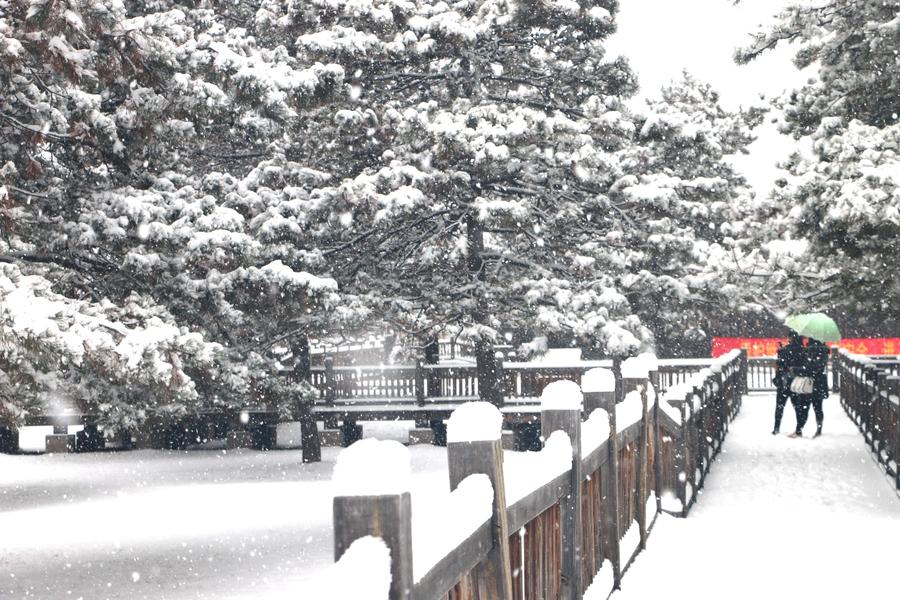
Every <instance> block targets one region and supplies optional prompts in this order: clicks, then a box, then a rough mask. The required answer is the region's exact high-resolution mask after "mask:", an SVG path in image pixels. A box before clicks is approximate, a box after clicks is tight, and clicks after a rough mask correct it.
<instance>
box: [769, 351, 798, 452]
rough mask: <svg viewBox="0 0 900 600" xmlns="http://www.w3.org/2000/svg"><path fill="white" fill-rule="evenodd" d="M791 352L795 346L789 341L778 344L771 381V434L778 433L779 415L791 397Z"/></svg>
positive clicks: (780, 415)
mask: <svg viewBox="0 0 900 600" xmlns="http://www.w3.org/2000/svg"><path fill="white" fill-rule="evenodd" d="M798 339H799V338H798ZM791 340H793V337H792V338H791ZM793 352H796V347H792V346H791V345H790V343H788V345H786V346H782V345H780V344H779V346H778V353H777V354H776V361H775V377H774V378H773V379H772V383H774V384H775V428H774V429H772V435H778V432H779V430H780V429H781V417H782V415H784V405H785V404H787V401H788V399H790V397H791V371H790V366H789V364H788V361H789V360H790V357H791V354H792V353H793Z"/></svg>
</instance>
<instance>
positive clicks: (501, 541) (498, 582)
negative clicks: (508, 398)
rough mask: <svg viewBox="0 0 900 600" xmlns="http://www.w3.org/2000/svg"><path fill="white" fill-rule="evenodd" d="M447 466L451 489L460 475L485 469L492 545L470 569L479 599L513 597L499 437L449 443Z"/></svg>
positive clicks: (458, 481) (491, 599) (459, 480)
mask: <svg viewBox="0 0 900 600" xmlns="http://www.w3.org/2000/svg"><path fill="white" fill-rule="evenodd" d="M498 433H499V432H498ZM447 466H448V471H449V474H450V489H451V491H452V490H455V489H456V487H457V486H458V485H459V484H460V482H461V481H462V480H463V479H465V478H466V477H468V476H469V475H472V474H475V473H484V474H485V475H487V476H488V479H490V481H491V485H492V486H493V488H494V500H493V508H492V510H493V516H492V518H491V533H492V540H493V541H492V547H491V550H490V551H489V552H488V555H487V556H486V557H485V559H484V560H483V561H482V562H481V563H480V564H479V565H478V566H477V567H476V568H475V569H474V570H473V576H474V578H475V585H476V587H477V588H478V591H477V594H478V598H479V600H512V570H511V568H510V559H509V543H508V540H509V522H508V521H507V510H506V486H505V484H504V479H503V448H502V445H501V440H499V439H497V440H487V441H475V442H451V443H448V444H447Z"/></svg>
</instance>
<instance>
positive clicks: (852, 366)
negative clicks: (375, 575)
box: [323, 352, 900, 600]
mask: <svg viewBox="0 0 900 600" xmlns="http://www.w3.org/2000/svg"><path fill="white" fill-rule="evenodd" d="M753 364H754V361H752V360H751V361H748V360H747V359H746V357H745V356H743V355H739V354H733V355H729V356H727V357H725V358H724V359H722V360H719V361H714V362H713V363H712V364H707V365H706V367H705V369H704V370H702V371H701V370H699V369H695V367H699V365H690V366H689V367H686V366H684V365H679V366H678V368H675V369H673V370H672V371H670V375H667V376H665V377H667V378H668V379H665V378H661V377H660V376H659V375H657V374H651V375H650V376H649V377H648V378H647V379H644V380H622V382H621V383H620V384H619V385H617V386H616V388H617V389H616V390H615V392H614V393H613V394H608V393H602V392H599V393H598V392H594V391H590V390H588V391H586V392H585V393H584V402H583V410H578V409H569V410H558V409H553V408H552V405H550V404H548V405H544V407H543V409H542V408H541V407H540V406H538V405H537V404H536V403H534V404H533V405H532V407H531V413H530V414H532V415H534V416H535V417H536V418H537V420H538V421H539V422H540V423H541V428H542V434H543V437H544V439H545V440H546V439H547V438H549V437H550V435H551V434H552V433H553V432H554V431H557V430H561V431H562V432H564V433H565V434H566V437H567V439H568V441H569V443H570V444H571V448H572V453H571V457H572V458H571V461H570V463H569V464H568V465H567V466H565V467H564V468H563V469H562V470H560V471H559V472H558V473H555V474H552V473H551V474H549V475H547V474H545V476H544V477H543V479H542V480H540V478H538V479H539V480H538V481H534V479H535V478H533V477H532V478H531V483H532V485H531V487H530V489H529V490H528V491H527V493H524V494H519V496H520V497H517V498H514V499H509V500H508V499H507V497H506V492H505V491H504V490H507V489H509V488H511V487H516V488H521V487H522V485H521V482H516V481H513V480H512V479H511V478H515V477H516V476H521V472H522V470H521V469H519V470H517V471H515V472H514V473H513V474H510V473H508V472H507V473H506V474H504V466H503V465H504V462H505V461H507V464H508V461H509V460H510V459H509V458H508V457H507V458H504V455H503V451H502V444H501V442H500V440H499V439H497V440H494V441H489V442H460V441H451V442H450V443H449V444H448V462H449V472H450V480H451V481H450V484H451V489H453V490H454V491H453V492H452V494H463V493H464V491H463V488H464V487H465V486H464V485H463V482H464V481H466V479H467V478H468V477H470V476H484V475H486V476H487V478H488V479H489V480H490V483H491V488H492V489H493V494H494V496H493V500H492V501H491V508H490V514H491V516H490V518H489V519H486V520H485V521H484V522H483V523H480V524H477V526H472V527H470V532H469V535H468V537H466V538H465V540H464V541H463V542H462V543H459V544H457V545H456V546H454V547H452V548H449V549H448V550H447V551H446V552H445V553H444V555H443V557H442V558H440V559H439V560H437V561H435V562H434V563H433V564H426V565H414V564H413V557H414V556H419V555H420V554H419V553H416V552H414V548H413V538H412V534H411V524H410V522H411V516H410V511H409V506H410V498H409V493H398V494H396V495H365V493H364V492H362V494H363V495H353V496H346V497H344V496H339V497H336V498H335V500H334V542H335V560H336V561H337V562H336V567H335V568H336V569H338V568H340V566H341V563H342V561H345V560H346V561H347V562H348V567H350V566H351V565H350V564H349V563H350V561H352V560H355V559H353V558H351V555H350V554H346V555H345V553H346V552H347V550H348V549H349V548H352V547H353V546H354V544H355V543H356V542H357V541H358V540H360V538H365V537H366V536H374V537H376V538H380V539H381V540H383V542H384V543H385V544H386V546H387V548H388V549H389V551H390V557H391V560H390V580H391V584H390V592H389V598H390V599H391V600H399V599H401V598H402V599H404V600H439V599H445V598H446V599H447V600H468V599H470V598H479V599H481V598H489V599H498V600H538V599H552V600H579V599H581V598H582V597H583V596H584V594H585V592H586V591H587V590H588V589H591V590H592V595H591V598H605V597H606V596H607V595H608V594H609V593H611V592H612V591H613V590H614V589H616V588H619V587H620V585H621V581H622V578H623V577H624V576H625V575H626V573H627V572H628V571H629V569H630V568H631V566H632V564H633V561H634V559H635V557H636V556H637V555H638V554H639V553H640V552H641V551H642V550H644V549H645V547H646V544H647V540H648V538H649V536H650V534H651V533H652V531H653V528H654V524H655V523H656V520H657V518H658V516H659V515H660V514H663V513H669V514H673V515H676V516H679V517H687V516H688V514H689V513H690V511H691V508H692V507H693V505H694V502H695V500H696V498H697V493H698V491H699V490H701V489H702V488H703V487H704V484H705V480H706V476H707V474H708V473H709V470H710V467H711V465H712V464H713V462H714V460H715V459H716V456H717V455H718V453H719V452H720V450H721V448H722V444H723V442H724V441H725V438H726V436H727V434H728V431H729V425H730V423H731V422H732V420H733V419H734V418H735V416H736V415H737V414H738V412H739V411H740V409H741V406H742V399H743V398H744V396H745V394H746V393H747V392H748V389H749V388H750V386H749V385H748V383H749V382H754V383H755V385H754V387H756V388H757V389H759V388H764V387H767V386H765V380H763V379H762V378H763V375H758V374H757V375H754V367H753V366H752V365H753ZM757 365H758V366H756V367H755V370H756V372H757V373H759V372H760V371H763V369H769V368H770V367H769V365H768V364H767V363H762V364H760V363H759V362H758V363H757ZM667 366H669V365H667ZM661 367H662V365H661ZM660 371H662V368H661V369H660ZM691 373H693V375H691ZM766 375H769V374H766ZM754 377H755V378H756V380H755V381H754ZM573 379H578V378H577V377H575V378H573ZM767 380H770V377H769V378H767ZM833 380H834V385H835V388H836V389H837V390H839V391H840V395H841V402H842V404H843V406H844V407H845V409H846V411H847V413H848V414H849V415H850V416H851V418H852V419H853V420H854V422H855V423H857V425H858V426H859V428H860V430H861V432H862V433H863V434H864V436H865V439H866V441H867V444H868V445H869V447H870V449H871V451H872V453H873V454H874V455H875V456H876V457H877V459H878V460H879V461H880V463H881V464H882V466H883V468H884V470H885V471H886V472H887V473H888V474H889V475H890V476H891V478H893V480H894V482H895V483H896V486H897V489H898V491H900V475H898V469H897V464H898V457H900V362H898V361H897V359H882V360H878V359H876V360H872V359H867V358H863V357H858V356H853V355H850V354H847V353H846V352H842V353H841V354H839V355H837V356H836V358H835V362H834V367H833ZM662 381H666V382H667V383H668V385H667V386H663V385H662V383H661V382H662ZM517 389H518V388H517ZM532 389H533V388H532ZM654 390H659V393H658V394H657V393H654ZM548 392H549V391H548ZM629 392H630V393H629ZM351 398H352V395H350V396H349V397H346V396H345V397H344V399H343V400H342V399H341V397H340V396H339V395H338V394H337V393H335V395H334V398H329V404H328V407H329V408H330V407H337V406H340V405H341V402H342V401H343V402H345V403H346V404H347V412H345V413H339V414H342V415H343V416H344V417H345V418H351V417H352V416H356V415H357V414H361V413H355V412H353V411H354V410H357V409H351V408H350V406H351V404H350V399H351ZM416 402H419V400H417V399H415V398H412V399H411V400H410V404H411V408H410V410H411V411H412V410H414V409H413V408H412V407H413V406H415V405H416ZM426 402H427V401H426ZM526 402H527V401H525V402H522V403H526ZM635 402H637V403H638V404H637V408H638V409H637V411H633V410H632V409H633V408H634V403H635ZM512 404H513V405H516V401H513V403H512ZM548 406H549V408H548ZM505 408H506V407H501V409H500V410H501V411H502V410H504V409H505ZM597 409H602V410H597ZM520 410H522V409H521V408H516V409H514V410H513V411H512V412H514V413H515V412H516V411H520ZM323 414H332V413H331V412H329V411H325V412H324V413H323ZM409 414H412V413H409ZM508 414H509V411H507V412H504V413H503V418H504V420H505V421H507V422H509V420H510V417H509V416H508ZM520 414H524V412H523V413H520ZM585 417H587V419H586V420H585ZM598 431H599V432H602V433H599V434H598ZM764 435H767V434H764ZM498 438H499V432H498ZM546 451H547V450H545V451H543V452H546ZM540 456H541V453H540V452H538V453H532V452H530V453H526V454H524V455H523V456H522V458H520V459H518V460H519V461H520V462H521V461H534V471H536V472H537V471H539V470H540V469H539V468H538V464H539V462H540ZM517 474H518V475H517ZM384 476H385V477H388V478H390V477H391V474H390V473H384ZM452 494H451V495H452ZM442 518H446V520H448V521H450V522H455V521H454V520H455V519H457V520H458V519H459V518H460V515H454V514H447V515H442ZM345 556H346V557H347V558H346V559H345ZM373 585H377V584H376V583H373ZM888 589H890V586H888ZM722 592H723V593H724V590H723V591H722Z"/></svg>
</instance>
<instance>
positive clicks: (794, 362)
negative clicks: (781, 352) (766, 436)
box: [785, 332, 813, 437]
mask: <svg viewBox="0 0 900 600" xmlns="http://www.w3.org/2000/svg"><path fill="white" fill-rule="evenodd" d="M803 342H804V339H803V338H802V337H801V336H800V335H799V334H798V333H796V332H792V333H791V337H790V341H789V342H788V345H787V346H786V348H788V349H789V350H788V351H787V353H786V356H785V364H786V366H787V369H788V372H789V373H790V381H789V382H788V384H787V385H788V390H790V386H791V382H793V380H794V379H795V378H796V377H812V374H813V373H812V369H811V365H810V362H809V353H808V352H807V349H806V348H805V347H804V345H803ZM789 393H790V397H791V404H793V405H794V413H795V414H796V415H797V427H796V429H795V430H794V433H792V434H791V435H790V437H800V436H802V435H803V426H804V425H806V420H807V419H808V418H809V405H810V402H812V394H797V393H794V392H789Z"/></svg>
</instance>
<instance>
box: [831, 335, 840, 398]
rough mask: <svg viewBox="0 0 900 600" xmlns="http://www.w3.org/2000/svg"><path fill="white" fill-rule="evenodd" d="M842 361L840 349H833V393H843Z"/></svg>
mask: <svg viewBox="0 0 900 600" xmlns="http://www.w3.org/2000/svg"><path fill="white" fill-rule="evenodd" d="M841 359H842V355H841V352H840V348H839V347H837V346H835V347H834V348H832V349H831V391H832V392H840V391H841V368H840V367H841Z"/></svg>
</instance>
